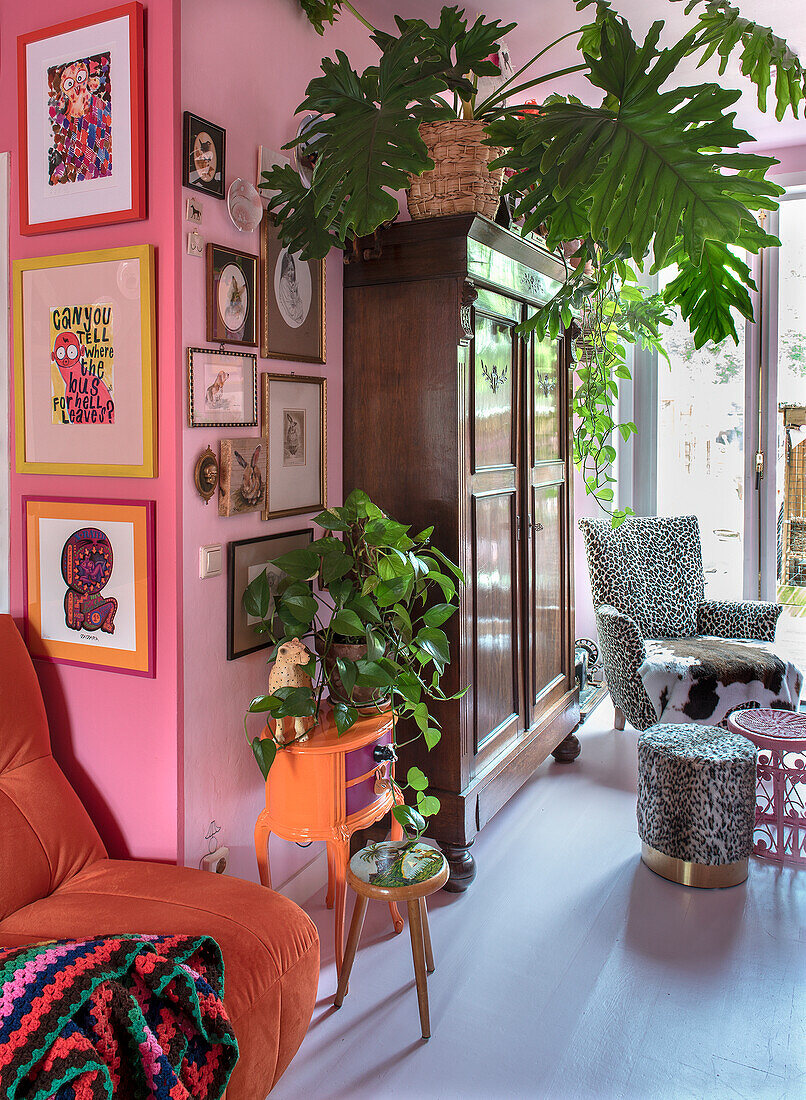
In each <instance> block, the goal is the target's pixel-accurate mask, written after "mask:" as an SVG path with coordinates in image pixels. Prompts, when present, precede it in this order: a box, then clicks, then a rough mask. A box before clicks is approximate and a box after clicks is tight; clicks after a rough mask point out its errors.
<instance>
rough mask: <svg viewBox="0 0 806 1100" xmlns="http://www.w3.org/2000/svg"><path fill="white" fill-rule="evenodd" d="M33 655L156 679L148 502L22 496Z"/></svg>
mask: <svg viewBox="0 0 806 1100" xmlns="http://www.w3.org/2000/svg"><path fill="white" fill-rule="evenodd" d="M22 508H23V529H24V532H25V614H26V634H27V643H28V649H29V651H30V653H31V656H33V657H37V658H39V659H41V660H45V661H57V662H59V663H62V664H68V665H81V666H83V667H86V668H98V669H104V670H105V671H107V672H124V673H128V674H129V675H133V676H154V675H155V666H154V630H155V624H154V619H155V593H156V589H155V577H154V512H155V505H154V501H153V500H86V499H82V498H78V497H33V496H31V497H23V500H22Z"/></svg>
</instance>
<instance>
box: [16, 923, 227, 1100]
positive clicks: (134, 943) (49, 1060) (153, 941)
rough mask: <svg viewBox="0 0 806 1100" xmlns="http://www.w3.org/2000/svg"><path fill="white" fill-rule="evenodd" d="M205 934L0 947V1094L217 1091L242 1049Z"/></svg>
mask: <svg viewBox="0 0 806 1100" xmlns="http://www.w3.org/2000/svg"><path fill="white" fill-rule="evenodd" d="M223 988H224V962H223V959H222V957H221V949H220V948H219V946H218V944H217V943H216V942H215V940H212V939H210V938H209V937H207V936H200V937H191V936H135V935H121V936H104V937H101V938H98V939H92V940H81V941H76V940H54V941H53V942H51V943H46V944H34V945H32V946H27V947H15V948H9V949H4V950H0V1096H3V1097H4V1098H8V1100H101V1098H103V1100H109V1098H110V1097H112V1096H114V1097H115V1098H116V1100H117V1098H118V1097H119V1098H121V1100H141V1098H142V1100H147V1098H151V1097H154V1098H158V1100H186V1098H190V1097H194V1098H199V1100H219V1098H220V1097H221V1094H222V1092H223V1091H224V1088H225V1087H226V1084H227V1081H228V1080H229V1076H230V1074H231V1073H232V1070H233V1067H234V1066H235V1063H236V1062H237V1060H238V1044H237V1042H236V1039H235V1035H234V1033H233V1031H232V1027H231V1026H230V1023H229V1020H228V1019H227V1014H226V1012H225V1011H224V1005H223V1003H222V1000H221V998H222V996H223Z"/></svg>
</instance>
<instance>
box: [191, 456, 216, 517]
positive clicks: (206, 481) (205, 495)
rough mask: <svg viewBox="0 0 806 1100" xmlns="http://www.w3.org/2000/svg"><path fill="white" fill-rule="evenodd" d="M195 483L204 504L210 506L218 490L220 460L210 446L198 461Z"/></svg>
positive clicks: (194, 473) (194, 474) (194, 476)
mask: <svg viewBox="0 0 806 1100" xmlns="http://www.w3.org/2000/svg"><path fill="white" fill-rule="evenodd" d="M193 483H194V485H195V486H196V492H197V493H198V494H199V496H200V497H201V498H202V500H203V501H204V503H205V504H209V503H210V501H211V500H212V498H213V495H214V494H215V491H216V489H217V488H218V459H217V458H216V456H215V452H214V451H213V450H212V448H211V447H209V446H208V447H207V450H206V451H202V453H201V454H200V455H199V457H198V459H197V460H196V468H195V470H194V471H193Z"/></svg>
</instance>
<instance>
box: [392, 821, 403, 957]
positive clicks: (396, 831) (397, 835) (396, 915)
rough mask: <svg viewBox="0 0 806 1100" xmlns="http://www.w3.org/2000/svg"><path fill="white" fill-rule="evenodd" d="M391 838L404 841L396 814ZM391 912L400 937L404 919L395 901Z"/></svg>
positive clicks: (401, 827)
mask: <svg viewBox="0 0 806 1100" xmlns="http://www.w3.org/2000/svg"><path fill="white" fill-rule="evenodd" d="M389 836H390V839H391V840H402V839H403V826H402V825H401V824H400V822H399V821H398V820H397V818H396V817H395V815H394V814H392V828H391V830H390V834H389ZM389 912H390V913H391V914H392V925H393V927H394V930H395V935H396V936H399V935H400V933H401V932H402V931H403V918H402V917H401V915H400V910H399V909H398V907H397V905H396V903H395V902H393V901H390V902H389Z"/></svg>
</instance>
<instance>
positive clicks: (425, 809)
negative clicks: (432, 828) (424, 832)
mask: <svg viewBox="0 0 806 1100" xmlns="http://www.w3.org/2000/svg"><path fill="white" fill-rule="evenodd" d="M441 808H442V807H441V804H440V801H439V799H438V798H437V796H436V795H434V794H422V793H420V792H418V793H417V809H418V810H419V812H420V814H422V816H423V817H433V816H434V815H435V814H438V813H439V811H440V809H441Z"/></svg>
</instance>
